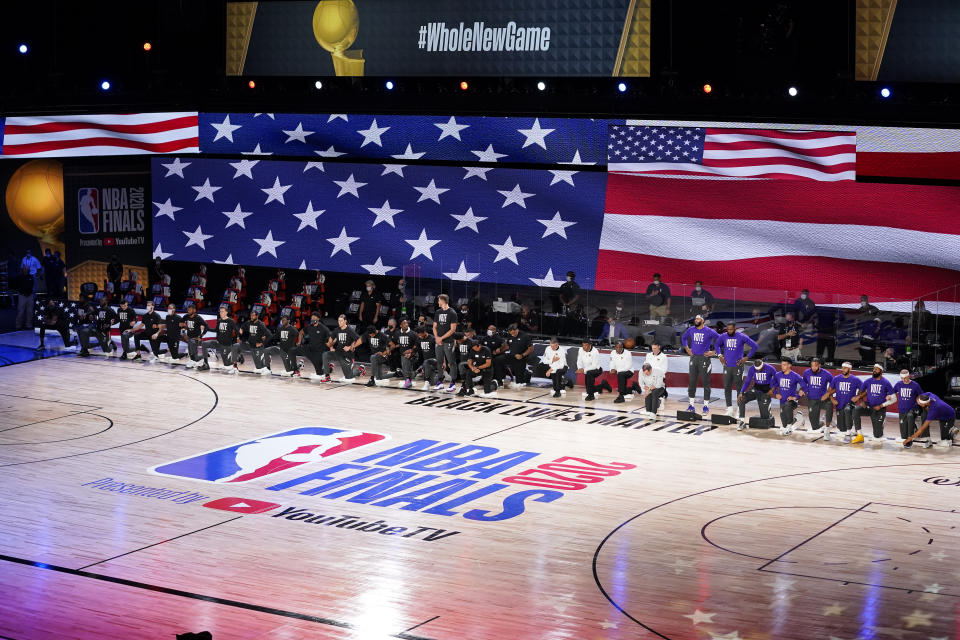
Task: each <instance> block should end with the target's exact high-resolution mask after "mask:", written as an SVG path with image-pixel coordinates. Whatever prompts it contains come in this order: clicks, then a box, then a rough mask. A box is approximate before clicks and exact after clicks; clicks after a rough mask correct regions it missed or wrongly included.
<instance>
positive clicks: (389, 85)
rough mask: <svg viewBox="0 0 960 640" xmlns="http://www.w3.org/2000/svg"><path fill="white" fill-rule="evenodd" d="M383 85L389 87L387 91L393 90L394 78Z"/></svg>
mask: <svg viewBox="0 0 960 640" xmlns="http://www.w3.org/2000/svg"><path fill="white" fill-rule="evenodd" d="M383 86H385V87H386V88H387V91H393V80H387V82H386V83H385V84H384V85H383Z"/></svg>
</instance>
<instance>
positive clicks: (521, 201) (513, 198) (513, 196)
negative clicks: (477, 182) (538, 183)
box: [497, 184, 533, 209]
mask: <svg viewBox="0 0 960 640" xmlns="http://www.w3.org/2000/svg"><path fill="white" fill-rule="evenodd" d="M497 193H499V194H500V195H502V196H503V198H504V200H503V206H502V207H500V208H501V209H505V208H506V207H507V206H508V205H511V204H518V205H520V206H521V207H523V208H524V209H526V208H527V203H526V199H527V198H529V197H531V196H532V195H533V194H532V193H524V192H523V191H521V190H520V185H519V184H517V185H516V186H515V187H514V188H513V189H511V190H510V191H501V190H500V189H497Z"/></svg>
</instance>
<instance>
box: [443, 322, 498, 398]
mask: <svg viewBox="0 0 960 640" xmlns="http://www.w3.org/2000/svg"><path fill="white" fill-rule="evenodd" d="M453 335H454V337H456V336H462V337H461V338H459V339H457V341H456V343H457V349H456V353H455V355H456V358H457V378H456V379H457V380H459V381H460V383H461V385H462V384H463V381H464V380H466V379H467V375H468V374H469V373H470V354H471V353H472V352H473V350H472V349H471V346H470V344H471V341H472V340H474V339H476V337H477V332H476V331H474V330H473V329H465V330H464V332H463V333H459V332H458V333H455V334H453ZM478 342H479V341H478ZM490 374H491V375H493V371H492V370H491V371H490ZM462 388H463V387H462V386H461V389H462Z"/></svg>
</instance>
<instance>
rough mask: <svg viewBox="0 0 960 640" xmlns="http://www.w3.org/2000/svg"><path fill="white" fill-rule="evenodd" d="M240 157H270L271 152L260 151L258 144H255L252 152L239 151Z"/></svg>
mask: <svg viewBox="0 0 960 640" xmlns="http://www.w3.org/2000/svg"><path fill="white" fill-rule="evenodd" d="M240 155H242V156H272V155H273V152H272V151H261V150H260V143H259V142H258V143H257V146H255V147H254V148H253V151H241V152H240Z"/></svg>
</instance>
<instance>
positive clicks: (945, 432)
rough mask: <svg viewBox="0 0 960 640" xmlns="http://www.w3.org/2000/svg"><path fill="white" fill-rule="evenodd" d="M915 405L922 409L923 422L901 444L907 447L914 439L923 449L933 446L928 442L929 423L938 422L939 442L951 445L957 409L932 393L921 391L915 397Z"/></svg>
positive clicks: (954, 433) (946, 445)
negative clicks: (921, 392)
mask: <svg viewBox="0 0 960 640" xmlns="http://www.w3.org/2000/svg"><path fill="white" fill-rule="evenodd" d="M917 405H918V406H919V407H920V408H921V409H922V410H923V424H921V425H920V428H919V429H917V432H916V433H915V434H913V435H912V436H910V437H909V438H907V439H906V440H904V441H903V446H905V447H907V448H909V447H910V446H912V444H913V442H914V440H916V441H918V442H920V444H921V446H923V447H924V448H925V449H926V448H929V447H931V446H933V443H931V442H930V434H929V433H928V430H929V429H930V424H931V423H933V422H939V423H940V444H942V445H943V446H944V447H952V446H953V438H954V436H956V435H957V428H956V427H955V426H954V422H955V421H956V419H957V411H956V409H954V408H953V407H951V406H950V405H948V404H947V403H946V402H944V401H943V400H941V399H940V398H939V397H938V396H937V395H936V394H934V393H923V394H921V395H920V396H918V397H917Z"/></svg>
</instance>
